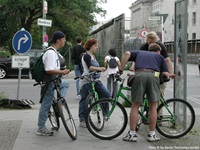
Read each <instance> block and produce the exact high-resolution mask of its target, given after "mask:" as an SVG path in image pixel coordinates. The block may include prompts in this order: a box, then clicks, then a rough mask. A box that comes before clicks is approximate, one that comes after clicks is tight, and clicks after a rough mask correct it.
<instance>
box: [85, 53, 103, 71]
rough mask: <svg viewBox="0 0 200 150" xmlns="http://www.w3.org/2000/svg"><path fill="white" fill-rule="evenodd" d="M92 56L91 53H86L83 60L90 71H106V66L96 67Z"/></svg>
mask: <svg viewBox="0 0 200 150" xmlns="http://www.w3.org/2000/svg"><path fill="white" fill-rule="evenodd" d="M91 59H92V58H91V56H90V55H89V54H87V53H86V54H85V55H84V57H83V60H84V62H85V64H86V66H87V68H88V69H89V70H90V71H101V72H104V71H106V68H105V67H96V66H93V65H92V64H91Z"/></svg>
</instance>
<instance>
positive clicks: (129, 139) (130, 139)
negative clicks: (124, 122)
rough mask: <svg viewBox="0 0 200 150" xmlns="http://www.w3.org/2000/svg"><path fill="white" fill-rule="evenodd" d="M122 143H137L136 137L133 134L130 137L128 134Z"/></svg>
mask: <svg viewBox="0 0 200 150" xmlns="http://www.w3.org/2000/svg"><path fill="white" fill-rule="evenodd" d="M122 140H123V141H129V142H137V135H136V134H133V135H130V133H129V132H128V134H127V135H126V136H125V137H123V138H122Z"/></svg>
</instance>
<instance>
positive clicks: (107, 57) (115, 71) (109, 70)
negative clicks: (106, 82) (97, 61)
mask: <svg viewBox="0 0 200 150" xmlns="http://www.w3.org/2000/svg"><path fill="white" fill-rule="evenodd" d="M114 58H115V59H116V61H117V62H118V61H119V58H118V57H117V56H115V57H114ZM110 59H111V56H110V55H108V56H106V57H105V61H107V70H106V71H105V74H106V77H107V78H108V77H109V75H110V74H115V73H117V71H119V69H118V67H116V68H110V67H109V65H108V62H109V61H110Z"/></svg>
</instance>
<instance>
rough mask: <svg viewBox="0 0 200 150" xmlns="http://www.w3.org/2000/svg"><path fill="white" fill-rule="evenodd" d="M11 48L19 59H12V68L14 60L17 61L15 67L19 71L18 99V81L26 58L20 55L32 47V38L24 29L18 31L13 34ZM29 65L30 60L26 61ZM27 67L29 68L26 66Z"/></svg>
mask: <svg viewBox="0 0 200 150" xmlns="http://www.w3.org/2000/svg"><path fill="white" fill-rule="evenodd" d="M12 46H13V49H14V50H15V51H16V52H17V53H18V54H19V56H18V57H19V58H18V59H17V58H14V57H12V66H13V65H14V63H13V62H14V61H15V60H17V61H18V60H19V62H18V63H17V67H18V69H19V74H18V86H17V99H19V87H20V80H21V72H22V68H23V64H24V63H23V62H24V61H25V60H27V59H26V58H25V59H24V58H22V57H23V56H22V55H21V54H23V53H26V52H27V51H29V50H30V48H31V46H32V37H31V35H30V33H29V32H28V31H26V30H25V29H24V28H22V29H21V30H19V31H18V32H16V33H15V35H14V36H13V39H12ZM29 64H30V59H28V65H29ZM28 67H29V66H28Z"/></svg>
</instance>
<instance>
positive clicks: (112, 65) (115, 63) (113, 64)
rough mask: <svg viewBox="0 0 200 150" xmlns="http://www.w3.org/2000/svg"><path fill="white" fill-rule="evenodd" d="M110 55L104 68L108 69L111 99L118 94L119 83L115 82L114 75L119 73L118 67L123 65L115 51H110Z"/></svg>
mask: <svg viewBox="0 0 200 150" xmlns="http://www.w3.org/2000/svg"><path fill="white" fill-rule="evenodd" d="M108 53H109V55H108V56H106V57H105V60H104V67H105V68H107V70H106V77H107V89H108V90H109V91H110V94H111V97H115V96H116V94H117V90H118V85H117V81H115V80H114V79H115V77H114V74H115V73H117V72H118V67H119V66H120V65H121V63H120V60H119V58H118V57H117V56H116V51H115V49H112V48H111V49H109V51H108ZM111 85H112V86H111ZM111 89H112V90H111Z"/></svg>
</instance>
